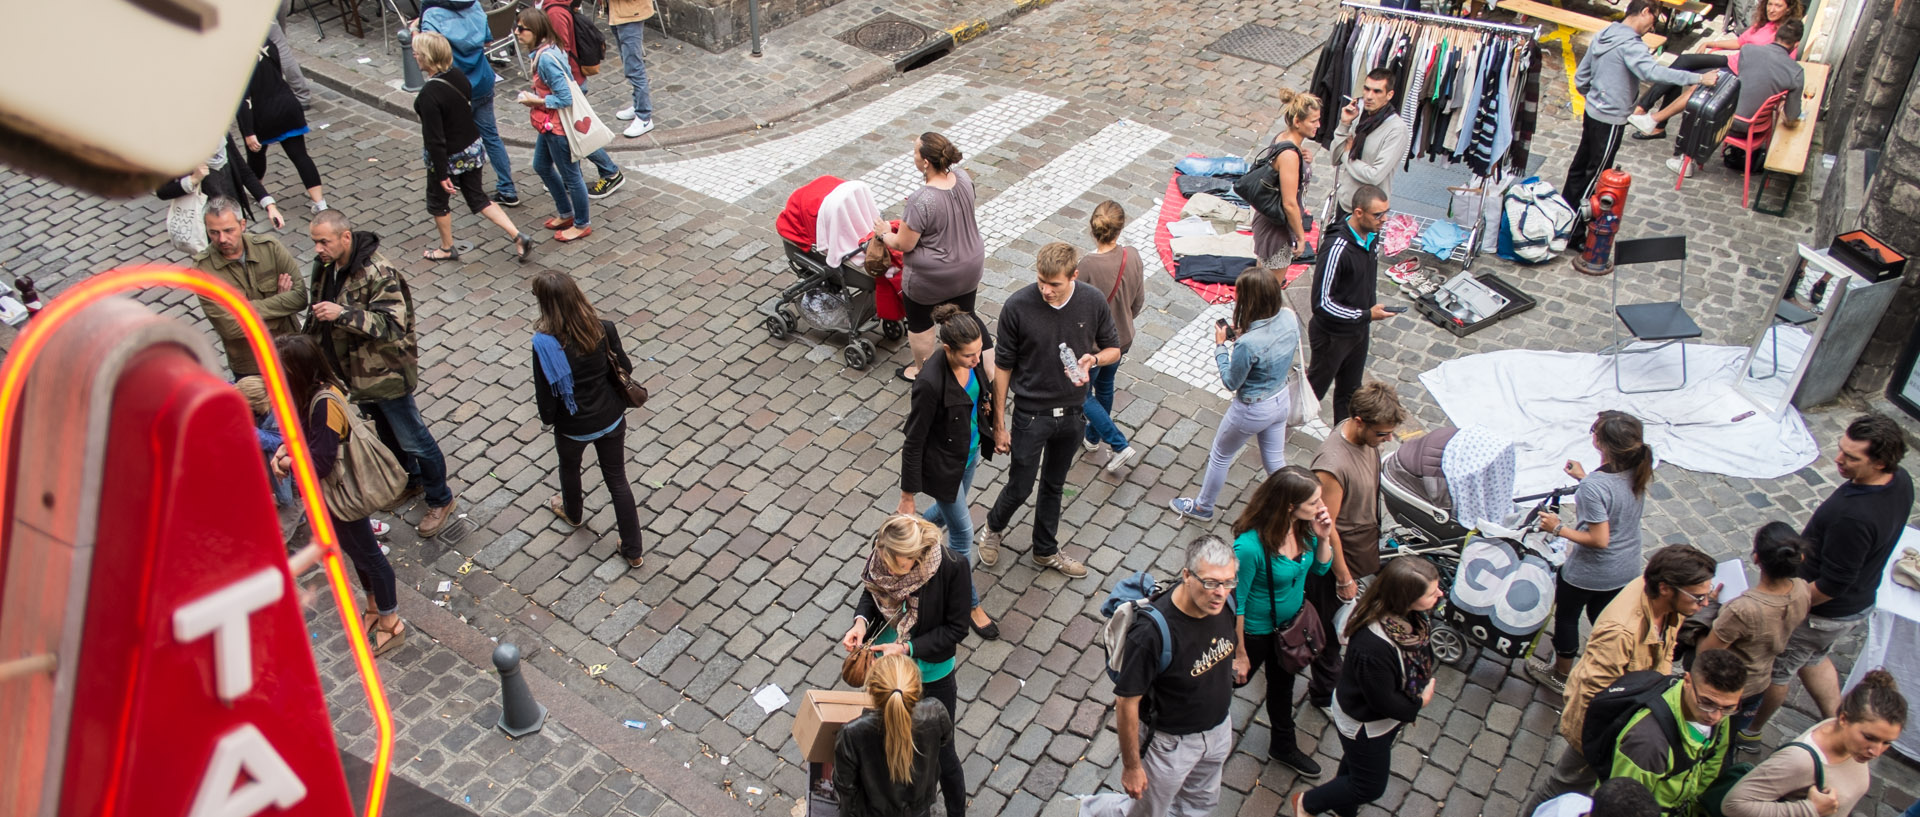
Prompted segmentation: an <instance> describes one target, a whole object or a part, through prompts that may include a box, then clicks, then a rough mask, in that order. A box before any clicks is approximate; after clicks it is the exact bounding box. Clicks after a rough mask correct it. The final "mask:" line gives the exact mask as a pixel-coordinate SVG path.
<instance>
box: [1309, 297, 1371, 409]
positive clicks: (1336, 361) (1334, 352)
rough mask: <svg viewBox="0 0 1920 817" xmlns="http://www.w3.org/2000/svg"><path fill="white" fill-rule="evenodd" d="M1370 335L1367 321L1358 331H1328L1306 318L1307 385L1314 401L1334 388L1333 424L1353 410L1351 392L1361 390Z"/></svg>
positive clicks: (1313, 320)
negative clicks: (1311, 391)
mask: <svg viewBox="0 0 1920 817" xmlns="http://www.w3.org/2000/svg"><path fill="white" fill-rule="evenodd" d="M1369 307H1371V305H1369ZM1343 329H1345V328H1344V327H1343ZM1369 337H1370V336H1369V332H1368V327H1367V325H1366V324H1361V325H1360V328H1359V329H1358V330H1357V331H1356V330H1352V329H1345V331H1340V332H1330V331H1327V329H1326V327H1325V326H1324V325H1322V324H1321V322H1320V319H1319V318H1313V319H1312V320H1309V321H1307V351H1308V352H1309V353H1310V356H1309V357H1308V358H1307V385H1310V386H1312V387H1313V399H1314V400H1315V401H1316V402H1318V401H1319V400H1320V398H1322V397H1325V396H1326V395H1327V387H1328V386H1332V387H1333V423H1334V425H1339V424H1340V423H1342V422H1344V421H1345V420H1346V419H1347V417H1348V416H1349V415H1351V414H1352V413H1353V412H1352V406H1353V393H1354V392H1356V391H1359V390H1360V380H1361V376H1362V375H1364V374H1366V371H1367V342H1368V339H1369Z"/></svg>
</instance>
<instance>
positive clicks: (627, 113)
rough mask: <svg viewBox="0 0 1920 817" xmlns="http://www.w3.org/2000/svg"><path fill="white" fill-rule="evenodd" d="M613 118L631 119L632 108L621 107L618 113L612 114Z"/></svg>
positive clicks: (623, 120)
mask: <svg viewBox="0 0 1920 817" xmlns="http://www.w3.org/2000/svg"><path fill="white" fill-rule="evenodd" d="M613 118H615V119H618V120H620V121H622V122H625V121H627V120H629V119H632V118H633V108H632V107H626V108H621V109H620V112H619V113H617V114H614V115H613Z"/></svg>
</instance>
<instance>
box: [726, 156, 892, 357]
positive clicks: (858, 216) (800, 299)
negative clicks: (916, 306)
mask: <svg viewBox="0 0 1920 817" xmlns="http://www.w3.org/2000/svg"><path fill="white" fill-rule="evenodd" d="M879 219H880V208H879V207H877V206H875V204H874V202H873V192H872V191H871V190H870V189H869V188H868V187H867V185H866V183H864V182H845V181H841V180H840V179H837V178H834V177H832V176H821V177H820V178H817V179H814V180H813V181H811V182H808V183H807V184H806V185H805V186H803V187H801V188H800V189H799V190H796V191H794V193H793V195H792V196H789V197H788V198H787V206H786V207H785V208H784V209H783V210H781V212H780V217H779V219H778V221H777V222H776V225H775V226H776V228H777V230H778V232H779V233H780V240H781V244H782V245H784V247H785V250H786V255H787V269H789V270H791V271H792V272H793V274H794V275H796V276H798V277H799V278H800V280H799V281H798V282H797V283H794V284H791V285H789V286H787V287H786V288H785V289H782V290H781V291H780V295H779V297H777V298H775V299H774V300H772V301H770V302H768V303H764V304H761V306H760V312H761V313H762V314H764V315H766V316H767V318H766V320H765V322H764V325H765V326H766V329H767V334H768V335H770V336H772V337H773V339H774V340H786V339H787V338H789V337H792V336H793V335H795V334H797V333H798V332H799V331H800V325H801V320H802V319H803V318H804V319H805V320H806V322H807V323H808V324H811V325H812V326H815V327H817V328H819V329H821V330H824V331H826V332H828V333H829V334H831V335H833V336H835V337H838V338H840V339H841V340H842V342H843V343H845V348H844V351H843V352H842V354H843V356H844V358H845V360H846V363H847V365H848V366H851V367H853V368H855V369H862V370H864V369H866V368H867V367H868V366H870V365H872V364H873V362H874V361H875V360H877V359H879V350H877V349H875V348H874V345H873V342H872V341H870V340H867V339H866V338H864V337H861V336H862V335H864V334H866V333H867V332H871V331H873V330H874V329H876V328H877V329H879V330H880V333H881V334H882V335H883V336H885V337H886V338H887V339H888V340H898V339H899V338H902V337H905V336H906V334H907V329H906V324H905V323H904V322H903V321H904V319H905V318H906V312H905V310H904V308H903V306H902V304H901V301H900V295H899V292H900V288H899V275H898V273H897V272H891V270H890V274H888V275H883V276H878V277H876V276H875V275H873V274H871V273H869V272H868V271H867V268H866V249H867V242H868V241H869V240H871V239H872V237H873V232H872V230H873V224H874V222H876V221H878V220H879ZM890 260H892V259H890ZM898 266H899V265H898V263H890V264H889V267H890V268H897V267H898Z"/></svg>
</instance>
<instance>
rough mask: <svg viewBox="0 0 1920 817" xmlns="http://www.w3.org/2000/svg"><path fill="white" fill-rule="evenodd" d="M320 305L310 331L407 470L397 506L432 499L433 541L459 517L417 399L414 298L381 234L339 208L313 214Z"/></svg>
mask: <svg viewBox="0 0 1920 817" xmlns="http://www.w3.org/2000/svg"><path fill="white" fill-rule="evenodd" d="M310 232H311V235H312V237H313V250H314V254H315V255H316V256H317V257H316V258H315V259H314V262H313V287H312V291H313V300H314V303H313V307H312V310H311V312H310V313H309V320H308V321H307V332H308V333H310V334H312V335H313V336H314V337H315V339H317V340H318V341H319V342H320V348H321V349H322V350H324V351H325V352H326V353H327V357H328V359H329V360H330V361H331V362H332V363H333V366H334V369H335V370H336V371H337V372H338V373H339V374H340V376H341V377H342V378H344V379H345V380H346V386H347V395H348V398H349V399H350V400H352V401H353V402H355V403H357V404H359V405H360V408H361V410H362V411H364V412H366V413H367V415H368V416H370V417H372V418H373V422H374V426H375V427H376V428H377V429H379V432H380V439H381V441H382V442H384V443H386V445H387V448H388V449H390V450H392V451H393V455H394V457H395V458H396V459H398V460H399V461H400V464H401V465H402V466H405V467H406V469H407V475H408V480H407V490H406V492H404V493H402V494H401V495H400V498H399V499H398V500H397V501H396V502H395V503H394V507H399V506H401V505H402V504H404V503H405V502H406V501H407V500H408V499H411V498H413V497H415V496H419V495H421V494H422V493H424V494H425V495H426V500H427V514H426V516H425V517H423V518H422V519H421V520H420V535H421V536H423V537H429V536H433V535H435V534H438V533H439V532H440V529H441V528H442V527H443V526H445V525H446V523H447V519H448V518H450V517H451V516H452V515H453V510H454V501H453V491H452V490H451V489H449V488H448V487H447V459H446V457H445V456H443V455H442V454H441V453H440V444H439V443H438V442H435V441H434V439H433V432H431V431H429V430H428V429H427V423H426V420H425V419H423V418H422V417H421V416H420V409H419V407H418V406H416V405H415V404H414V402H413V389H414V387H415V386H416V385H418V384H419V382H420V343H419V340H418V338H417V336H416V335H415V334H414V328H413V324H414V320H413V293H412V291H411V290H409V289H407V281H406V278H404V277H402V275H401V274H400V270H399V268H398V267H395V266H394V265H393V262H391V261H388V260H387V257H386V256H384V255H381V254H380V237H379V236H377V235H374V234H373V233H370V232H354V231H353V226H352V225H351V224H349V223H348V222H347V217H346V216H344V215H341V214H340V211H339V210H326V211H323V212H321V213H320V214H319V215H316V216H314V218H313V224H312V227H311V228H310Z"/></svg>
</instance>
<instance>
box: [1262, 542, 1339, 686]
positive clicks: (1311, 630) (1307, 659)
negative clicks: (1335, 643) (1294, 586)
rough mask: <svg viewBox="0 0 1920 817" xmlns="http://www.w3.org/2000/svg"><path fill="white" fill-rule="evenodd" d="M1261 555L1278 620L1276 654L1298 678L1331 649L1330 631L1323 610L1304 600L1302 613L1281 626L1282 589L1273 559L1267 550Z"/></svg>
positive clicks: (1288, 670) (1284, 666) (1301, 601)
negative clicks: (1322, 621) (1275, 581)
mask: <svg viewBox="0 0 1920 817" xmlns="http://www.w3.org/2000/svg"><path fill="white" fill-rule="evenodd" d="M1260 555H1261V557H1262V561H1261V564H1260V566H1261V568H1262V569H1263V570H1264V571H1265V573H1266V575H1267V604H1268V605H1270V606H1269V609H1270V610H1271V611H1272V614H1273V618H1274V622H1273V623H1274V629H1273V635H1272V636H1271V638H1272V639H1273V652H1274V654H1275V655H1277V656H1279V662H1280V669H1281V670H1282V671H1283V672H1286V673H1287V674H1288V675H1297V674H1299V673H1300V672H1301V671H1303V670H1305V669H1306V668H1307V667H1310V666H1313V659H1315V658H1318V657H1320V651H1321V650H1324V649H1326V648H1327V631H1326V628H1325V627H1323V626H1321V624H1320V611H1318V610H1315V609H1314V608H1313V602H1311V601H1307V600H1306V599H1305V598H1301V599H1300V612H1298V613H1294V614H1293V620H1292V621H1289V622H1287V623H1286V626H1284V627H1283V626H1280V621H1279V619H1280V588H1278V587H1275V586H1274V584H1273V556H1271V555H1269V554H1268V553H1267V552H1266V549H1265V548H1264V547H1263V548H1262V549H1261V551H1260ZM1308 558H1309V559H1311V558H1312V556H1311V555H1309V556H1308Z"/></svg>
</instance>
